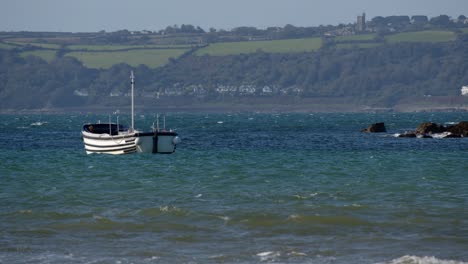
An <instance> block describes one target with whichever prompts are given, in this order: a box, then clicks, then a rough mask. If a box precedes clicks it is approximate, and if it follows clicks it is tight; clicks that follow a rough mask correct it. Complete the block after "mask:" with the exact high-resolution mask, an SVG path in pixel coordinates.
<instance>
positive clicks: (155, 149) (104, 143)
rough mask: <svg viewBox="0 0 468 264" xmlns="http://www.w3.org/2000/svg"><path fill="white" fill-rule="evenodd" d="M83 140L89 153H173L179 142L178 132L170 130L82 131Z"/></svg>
mask: <svg viewBox="0 0 468 264" xmlns="http://www.w3.org/2000/svg"><path fill="white" fill-rule="evenodd" d="M82 136H83V142H84V145H85V150H86V153H87V154H92V153H102V154H113V155H120V154H130V153H135V152H139V153H160V154H171V153H174V151H175V149H176V144H177V143H178V142H179V138H178V136H177V133H175V132H172V131H169V132H166V131H162V132H147V133H140V132H138V131H135V132H134V133H127V132H123V133H121V132H119V133H118V134H117V135H110V134H108V133H101V134H95V133H91V132H88V131H86V130H83V131H82Z"/></svg>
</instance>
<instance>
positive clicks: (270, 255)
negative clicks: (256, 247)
mask: <svg viewBox="0 0 468 264" xmlns="http://www.w3.org/2000/svg"><path fill="white" fill-rule="evenodd" d="M257 256H258V257H260V261H271V260H274V259H275V258H276V257H279V256H281V254H280V253H279V252H276V251H265V252H260V253H258V254H257Z"/></svg>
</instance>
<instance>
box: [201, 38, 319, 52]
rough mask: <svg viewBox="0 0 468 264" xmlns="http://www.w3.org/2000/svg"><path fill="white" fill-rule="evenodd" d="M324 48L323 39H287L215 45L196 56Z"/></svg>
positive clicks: (303, 50) (203, 49)
mask: <svg viewBox="0 0 468 264" xmlns="http://www.w3.org/2000/svg"><path fill="white" fill-rule="evenodd" d="M321 47H322V39H321V38H306V39H287V40H270V41H243V42H223V43H214V44H211V45H209V46H208V47H205V48H202V49H199V50H197V51H196V52H195V55H198V56H202V55H211V56H226V55H236V54H242V53H244V54H245V53H254V52H257V51H258V50H262V51H264V52H271V53H289V52H310V51H316V50H318V49H320V48H321Z"/></svg>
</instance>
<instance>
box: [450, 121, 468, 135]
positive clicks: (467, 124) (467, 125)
mask: <svg viewBox="0 0 468 264" xmlns="http://www.w3.org/2000/svg"><path fill="white" fill-rule="evenodd" d="M447 132H450V133H452V135H459V136H460V137H468V121H462V122H460V123H458V124H456V125H453V126H449V127H447Z"/></svg>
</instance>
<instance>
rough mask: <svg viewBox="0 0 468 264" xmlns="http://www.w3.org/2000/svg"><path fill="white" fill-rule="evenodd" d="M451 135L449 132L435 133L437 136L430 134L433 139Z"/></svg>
mask: <svg viewBox="0 0 468 264" xmlns="http://www.w3.org/2000/svg"><path fill="white" fill-rule="evenodd" d="M451 134H452V133H450V132H443V133H437V134H432V137H433V138H444V137H446V136H449V135H451Z"/></svg>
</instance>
